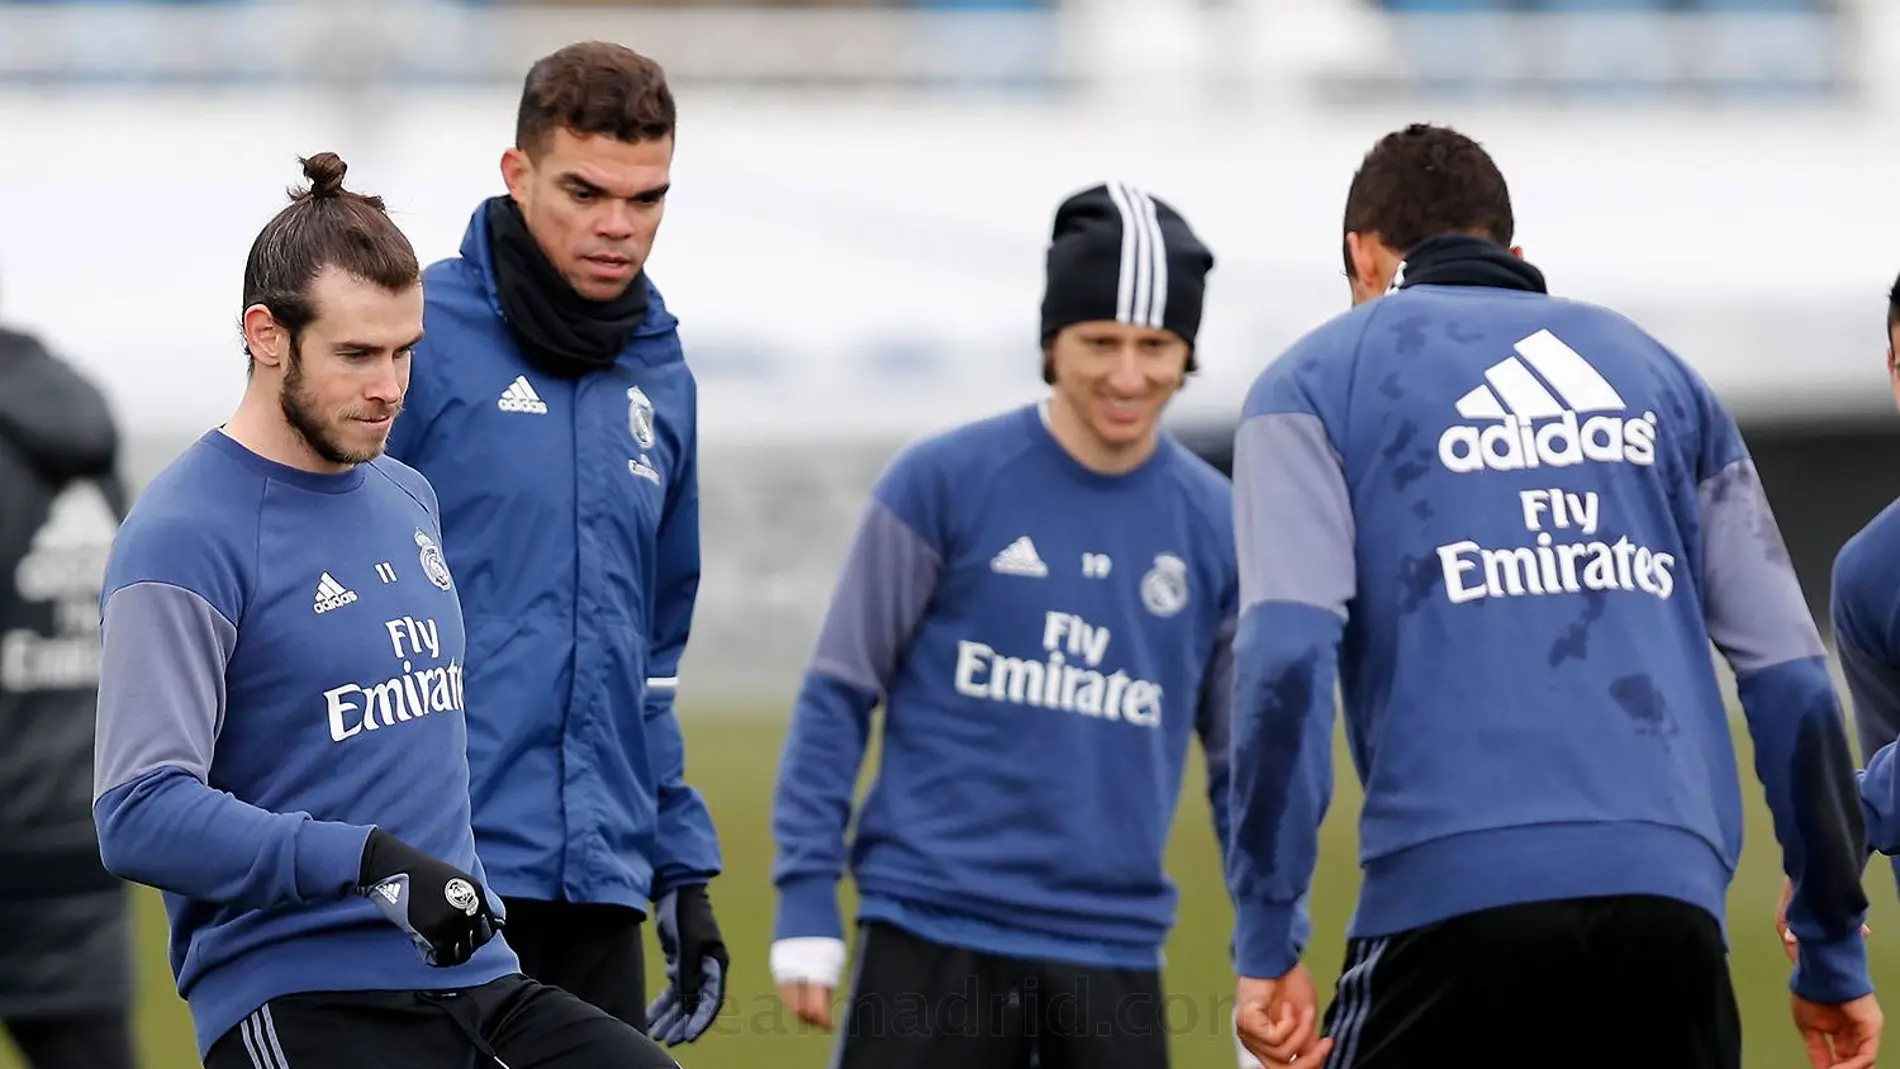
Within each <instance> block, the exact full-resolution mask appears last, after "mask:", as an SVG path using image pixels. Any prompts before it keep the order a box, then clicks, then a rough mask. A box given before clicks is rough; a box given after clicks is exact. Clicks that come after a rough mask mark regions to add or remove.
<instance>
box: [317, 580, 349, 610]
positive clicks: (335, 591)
mask: <svg viewBox="0 0 1900 1069" xmlns="http://www.w3.org/2000/svg"><path fill="white" fill-rule="evenodd" d="M355 600H356V591H354V590H351V589H350V588H348V587H346V586H344V585H343V584H342V583H339V582H337V581H336V577H335V576H333V575H331V574H330V573H329V572H324V573H323V575H322V577H320V578H319V579H318V580H317V614H318V615H322V614H323V613H326V612H329V611H330V610H331V609H340V608H342V607H343V606H345V605H348V604H349V603H350V602H352V601H355Z"/></svg>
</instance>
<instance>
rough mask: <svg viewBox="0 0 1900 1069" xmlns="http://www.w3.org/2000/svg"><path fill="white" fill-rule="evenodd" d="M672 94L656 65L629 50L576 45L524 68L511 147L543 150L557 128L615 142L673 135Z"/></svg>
mask: <svg viewBox="0 0 1900 1069" xmlns="http://www.w3.org/2000/svg"><path fill="white" fill-rule="evenodd" d="M674 117H675V116H674V109H673V91H672V90H671V89H668V88H667V85H666V72H665V71H663V70H661V69H660V65H659V64H658V63H655V62H654V61H652V60H650V59H648V58H647V57H645V56H643V55H641V54H640V53H638V52H635V51H633V50H632V49H630V48H626V47H623V46H621V45H617V44H611V43H609V42H606V41H581V42H579V43H577V44H571V45H568V46H567V47H566V48H563V49H561V50H560V51H558V52H555V53H553V54H551V55H547V56H543V57H542V58H541V59H539V60H537V61H535V64H534V66H532V67H530V68H528V77H527V79H526V80H525V81H524V82H523V83H522V86H521V106H520V108H519V110H518V111H517V112H516V113H515V147H516V148H518V149H520V150H522V151H523V152H526V153H528V154H529V155H530V156H535V155H539V154H540V153H542V152H544V151H546V149H547V144H548V140H549V139H550V138H552V137H553V136H554V131H555V130H556V129H563V128H564V129H567V130H569V131H572V132H573V133H575V134H577V135H579V136H583V137H585V136H587V135H589V134H606V135H607V136H608V137H611V138H613V139H615V140H616V141H636V142H637V141H658V140H660V139H662V138H665V137H670V136H672V134H673V122H674Z"/></svg>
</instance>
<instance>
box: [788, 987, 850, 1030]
mask: <svg viewBox="0 0 1900 1069" xmlns="http://www.w3.org/2000/svg"><path fill="white" fill-rule="evenodd" d="M831 995H832V989H831V988H830V987H827V986H825V985H824V984H815V983H812V982H811V981H809V980H797V981H793V982H792V983H789V984H780V985H778V999H779V1001H780V1002H783V1003H784V1004H785V1008H786V1009H788V1010H791V1011H792V1016H794V1017H796V1018H798V1019H799V1020H801V1021H803V1022H805V1023H806V1024H808V1025H813V1026H815V1027H818V1028H822V1029H824V1030H825V1031H827V1032H829V1031H831V1030H832V1029H833V1028H836V1027H837V1022H835V1021H833V1020H832V1019H831Z"/></svg>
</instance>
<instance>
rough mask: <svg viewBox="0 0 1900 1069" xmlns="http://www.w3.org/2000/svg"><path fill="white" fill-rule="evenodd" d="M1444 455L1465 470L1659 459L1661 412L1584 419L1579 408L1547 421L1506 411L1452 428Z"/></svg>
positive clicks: (1443, 439) (1442, 440) (1441, 447)
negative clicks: (1482, 422) (1479, 423)
mask: <svg viewBox="0 0 1900 1069" xmlns="http://www.w3.org/2000/svg"><path fill="white" fill-rule="evenodd" d="M1438 459H1439V460H1440V461H1442V462H1443V463H1444V465H1445V467H1447V468H1449V469H1451V470H1452V471H1455V472H1461V473H1462V472H1471V471H1484V470H1485V469H1487V468H1488V469H1490V470H1491V471H1519V470H1522V469H1525V468H1537V467H1546V468H1567V467H1570V466H1571V465H1574V464H1582V463H1584V462H1585V461H1597V462H1599V463H1617V462H1620V461H1627V462H1629V463H1631V464H1641V465H1645V466H1647V465H1649V464H1653V463H1655V461H1656V414H1655V413H1654V412H1645V413H1643V415H1642V416H1641V417H1640V418H1638V419H1623V418H1621V417H1619V416H1591V417H1590V418H1589V419H1586V420H1584V421H1582V422H1581V423H1579V422H1578V421H1577V414H1576V413H1575V412H1565V413H1563V414H1562V415H1560V416H1558V417H1557V418H1556V420H1554V421H1547V422H1544V423H1543V424H1542V425H1541V426H1538V425H1535V424H1534V423H1533V421H1532V420H1529V419H1526V418H1524V417H1522V416H1506V417H1505V418H1504V420H1503V421H1502V422H1500V423H1495V424H1492V425H1491V426H1489V427H1483V428H1479V427H1472V426H1453V427H1447V428H1446V429H1445V433H1444V434H1443V435H1441V436H1440V437H1439V439H1438Z"/></svg>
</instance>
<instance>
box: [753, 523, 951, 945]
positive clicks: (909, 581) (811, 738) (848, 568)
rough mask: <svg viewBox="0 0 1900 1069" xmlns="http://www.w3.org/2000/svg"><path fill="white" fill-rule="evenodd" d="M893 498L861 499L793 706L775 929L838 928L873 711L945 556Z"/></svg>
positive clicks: (838, 931) (827, 931)
mask: <svg viewBox="0 0 1900 1069" xmlns="http://www.w3.org/2000/svg"><path fill="white" fill-rule="evenodd" d="M898 507H902V506H901V505H898V506H895V507H894V506H893V505H892V504H891V503H890V502H888V501H887V500H885V499H884V498H882V497H875V498H873V500H872V503H871V505H870V507H869V508H868V509H867V510H866V512H865V515H864V518H863V520H862V522H861V524H860V526H859V529H858V532H857V536H856V538H855V540H854V541H853V544H852V547H851V551H850V555H849V557H848V558H847V560H846V562H845V566H844V570H843V572H842V574H841V575H840V576H839V578H838V584H837V587H836V589H835V590H834V591H833V594H832V600H831V606H830V609H829V611H828V612H827V613H826V615H825V621H824V625H823V627H822V629H821V630H820V632H819V635H818V644H817V649H816V651H815V652H814V654H813V656H812V660H811V667H810V669H809V670H808V671H807V672H806V673H805V679H804V683H803V685H802V686H801V687H800V689H799V693H798V702H797V704H796V706H795V707H794V708H793V710H792V724H791V730H790V733H789V734H788V735H787V737H786V740H785V748H784V752H783V753H782V755H781V757H780V764H779V776H778V789H777V795H776V799H775V801H774V804H773V809H772V834H773V838H774V840H775V842H776V844H777V849H778V856H777V861H776V863H775V865H774V867H773V882H774V883H775V884H776V885H777V886H778V888H779V912H778V918H777V922H776V926H775V935H774V938H776V939H787V938H798V937H813V936H819V937H827V938H836V937H839V936H841V935H842V931H843V924H842V921H841V919H840V917H839V914H838V905H837V895H836V885H837V882H838V879H839V877H840V876H841V875H842V874H843V872H844V864H845V841H844V834H845V828H846V826H847V825H848V824H849V823H850V818H851V796H852V790H853V788H854V787H855V786H856V784H857V778H858V771H859V768H860V767H861V766H862V764H863V761H864V752H865V747H866V745H867V743H868V740H869V737H870V729H871V711H872V710H873V709H874V708H875V707H876V706H877V704H878V702H880V701H882V700H883V699H884V698H885V696H886V694H887V692H888V690H889V688H890V685H891V681H892V679H894V678H895V677H896V675H897V672H898V668H899V660H900V658H901V656H902V654H903V651H904V649H905V648H906V647H907V646H908V645H909V642H910V637H911V634H912V632H913V631H914V630H915V628H916V626H917V622H918V621H919V620H920V619H921V618H922V617H923V615H924V611H925V609H926V607H927V606H928V605H929V603H930V599H931V595H932V593H933V592H934V591H935V589H936V584H937V576H938V573H939V571H940V569H941V567H942V556H941V554H940V552H939V550H938V549H937V547H936V546H935V545H933V544H932V543H931V542H930V541H928V540H927V539H926V537H925V536H924V535H922V534H920V533H919V532H918V530H917V527H916V526H915V525H913V524H912V523H911V522H907V521H906V520H905V519H903V518H902V517H900V516H899V514H898V512H897V511H896V509H897V508H898Z"/></svg>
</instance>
